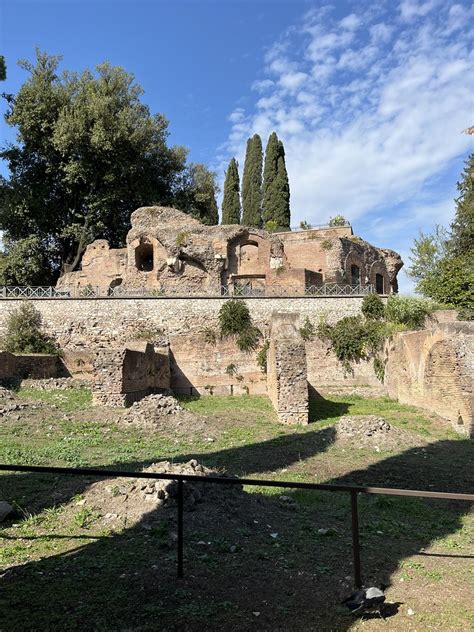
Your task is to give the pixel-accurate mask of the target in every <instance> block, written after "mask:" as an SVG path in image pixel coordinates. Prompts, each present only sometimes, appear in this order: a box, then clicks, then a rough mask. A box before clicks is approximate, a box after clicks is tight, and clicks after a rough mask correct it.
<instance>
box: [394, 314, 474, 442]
mask: <svg viewBox="0 0 474 632" xmlns="http://www.w3.org/2000/svg"><path fill="white" fill-rule="evenodd" d="M385 361H386V366H385V386H386V388H387V392H388V394H389V396H390V397H393V398H395V399H398V401H400V402H401V403H403V404H412V405H414V406H419V407H421V408H425V409H427V410H430V411H432V412H434V413H436V414H438V415H440V416H441V417H444V418H445V419H448V420H449V421H451V422H452V424H453V426H454V428H455V429H456V430H458V431H459V432H464V433H465V434H467V435H468V436H471V437H472V436H474V419H473V412H474V401H473V375H474V323H468V322H462V323H461V322H452V323H440V324H436V323H435V324H433V326H432V327H431V328H430V329H424V330H421V331H410V332H405V333H400V334H397V335H396V336H394V338H393V339H392V340H391V341H389V342H388V343H387V344H386V346H385Z"/></svg>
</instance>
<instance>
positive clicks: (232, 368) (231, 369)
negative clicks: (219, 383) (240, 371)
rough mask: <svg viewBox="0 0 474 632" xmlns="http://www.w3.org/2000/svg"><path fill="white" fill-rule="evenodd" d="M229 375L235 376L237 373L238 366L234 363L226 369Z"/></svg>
mask: <svg viewBox="0 0 474 632" xmlns="http://www.w3.org/2000/svg"><path fill="white" fill-rule="evenodd" d="M225 372H226V373H227V375H235V374H236V373H237V366H236V365H235V364H233V363H231V364H228V365H227V366H226V368H225Z"/></svg>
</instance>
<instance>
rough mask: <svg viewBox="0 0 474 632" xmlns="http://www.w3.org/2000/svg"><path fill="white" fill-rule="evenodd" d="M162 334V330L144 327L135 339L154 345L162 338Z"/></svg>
mask: <svg viewBox="0 0 474 632" xmlns="http://www.w3.org/2000/svg"><path fill="white" fill-rule="evenodd" d="M163 334H164V332H163V330H162V329H160V328H159V327H144V328H143V329H140V331H137V333H136V334H135V338H136V339H137V340H144V341H145V342H150V343H156V342H158V341H159V340H160V339H161V338H162V337H163Z"/></svg>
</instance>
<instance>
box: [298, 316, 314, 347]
mask: <svg viewBox="0 0 474 632" xmlns="http://www.w3.org/2000/svg"><path fill="white" fill-rule="evenodd" d="M299 331H300V336H301V337H302V338H303V340H304V341H305V342H306V341H309V340H313V338H314V337H315V335H316V329H315V327H314V325H313V323H312V322H311V321H310V319H309V318H308V317H307V316H306V318H305V319H304V322H303V326H302V327H300V330H299Z"/></svg>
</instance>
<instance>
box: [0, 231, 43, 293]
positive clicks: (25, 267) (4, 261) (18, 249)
mask: <svg viewBox="0 0 474 632" xmlns="http://www.w3.org/2000/svg"><path fill="white" fill-rule="evenodd" d="M4 241H5V253H2V254H1V255H0V285H49V284H50V283H51V282H52V271H51V269H50V262H49V261H48V259H47V255H46V252H47V246H45V244H43V243H42V242H41V240H40V239H39V238H38V237H35V236H34V235H30V236H29V237H25V239H19V240H18V241H13V242H12V241H10V240H9V239H8V238H6V239H4Z"/></svg>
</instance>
